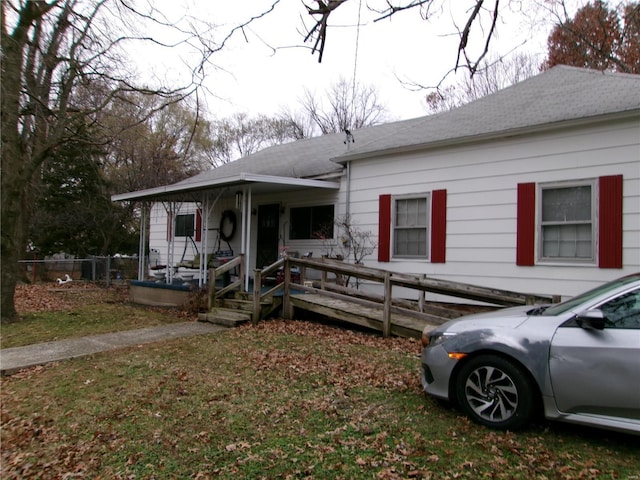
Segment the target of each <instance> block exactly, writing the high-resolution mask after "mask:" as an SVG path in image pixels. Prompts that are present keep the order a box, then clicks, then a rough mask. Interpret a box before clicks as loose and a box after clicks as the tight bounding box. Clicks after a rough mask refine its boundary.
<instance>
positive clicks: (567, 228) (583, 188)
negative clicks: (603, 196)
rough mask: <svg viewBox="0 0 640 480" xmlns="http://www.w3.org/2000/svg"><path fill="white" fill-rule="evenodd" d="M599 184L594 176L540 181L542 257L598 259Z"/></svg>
mask: <svg viewBox="0 0 640 480" xmlns="http://www.w3.org/2000/svg"><path fill="white" fill-rule="evenodd" d="M596 185H597V183H596V181H595V180H581V181H573V182H562V183H544V184H540V185H539V195H538V198H539V202H540V203H539V205H538V212H539V216H538V217H539V218H538V238H539V242H538V245H539V254H538V255H539V259H540V261H563V262H564V261H568V262H578V263H594V262H595V259H596V233H597V231H598V229H597V224H596V205H597V202H596V195H597V189H596Z"/></svg>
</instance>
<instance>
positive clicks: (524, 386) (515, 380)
mask: <svg viewBox="0 0 640 480" xmlns="http://www.w3.org/2000/svg"><path fill="white" fill-rule="evenodd" d="M455 388H456V397H457V400H458V403H459V404H460V406H461V408H462V409H463V410H464V412H465V413H466V414H467V415H468V416H469V417H470V418H471V419H472V420H474V421H475V422H477V423H480V424H482V425H485V426H487V427H491V428H495V429H500V430H517V429H519V428H522V427H523V426H525V425H526V424H527V423H528V422H529V421H530V420H531V417H532V416H533V413H534V410H535V404H536V397H535V390H534V387H533V385H532V383H531V380H530V379H529V375H528V374H527V372H526V371H524V370H523V368H522V367H520V366H519V365H518V364H516V363H514V362H513V361H510V360H508V359H506V358H503V357H500V356H497V355H481V356H478V357H475V358H472V359H471V360H469V361H468V362H467V363H466V364H465V365H464V366H463V367H462V368H461V370H460V372H459V373H458V375H457V377H456V383H455Z"/></svg>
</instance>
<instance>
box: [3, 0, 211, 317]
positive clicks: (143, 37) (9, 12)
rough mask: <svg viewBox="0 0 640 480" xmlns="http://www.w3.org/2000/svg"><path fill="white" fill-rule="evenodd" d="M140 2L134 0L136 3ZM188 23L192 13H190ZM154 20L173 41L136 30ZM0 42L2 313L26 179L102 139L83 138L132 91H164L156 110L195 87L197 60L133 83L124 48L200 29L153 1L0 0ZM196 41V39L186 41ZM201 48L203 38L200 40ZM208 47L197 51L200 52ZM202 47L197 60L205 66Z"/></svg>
mask: <svg viewBox="0 0 640 480" xmlns="http://www.w3.org/2000/svg"><path fill="white" fill-rule="evenodd" d="M136 7H138V8H136ZM186 23H187V24H191V25H193V23H194V22H186ZM150 24H152V25H153V26H154V28H155V29H156V31H159V32H160V33H159V35H162V34H163V33H166V31H167V30H171V32H172V33H173V35H168V38H169V37H171V38H174V39H175V43H173V44H169V43H163V42H160V41H158V40H157V39H154V38H152V37H149V36H148V35H147V34H136V33H135V32H136V30H145V28H144V27H145V26H147V27H148V26H149V25H150ZM0 26H1V31H0V44H1V45H2V66H1V68H2V81H1V82H0V83H1V85H0V89H1V90H0V94H1V95H0V96H1V99H0V102H1V107H2V119H1V125H0V127H1V137H2V138H1V139H2V154H1V156H2V180H1V182H2V183H1V187H2V192H1V197H2V205H1V209H2V219H1V227H2V252H1V259H2V269H1V277H2V278H1V295H0V297H1V298H0V300H1V305H0V308H1V310H2V318H3V319H5V320H15V319H16V318H17V314H16V311H15V305H14V301H13V295H14V291H15V285H16V283H17V277H18V259H19V258H20V256H21V255H22V254H23V253H24V250H25V246H26V232H27V228H28V225H29V215H30V213H31V211H32V208H31V205H32V204H33V198H32V196H31V188H30V187H31V185H32V183H33V182H34V181H37V178H38V172H39V169H40V168H41V166H42V165H43V162H45V161H46V160H47V159H48V158H50V157H51V156H52V155H53V154H54V153H55V152H56V151H57V150H58V149H59V148H60V147H61V146H63V145H65V144H67V143H69V142H75V143H78V142H87V143H103V142H105V141H106V139H95V138H87V137H86V136H85V135H84V132H87V131H95V129H93V128H92V127H93V126H94V125H95V124H96V123H98V122H99V121H100V120H101V119H100V113H101V112H103V111H105V109H106V108H107V107H108V106H109V105H110V104H111V103H112V102H113V101H114V100H115V99H118V98H120V99H122V100H126V96H127V94H128V93H130V92H133V91H137V92H139V93H140V94H142V95H154V96H158V97H159V98H162V99H163V101H162V102H160V105H159V106H158V109H159V110H162V109H163V108H165V107H166V106H167V105H170V104H172V103H176V102H178V101H180V100H181V99H182V98H185V97H187V96H189V95H191V94H193V92H195V91H196V90H197V88H198V86H199V83H200V81H201V79H202V75H203V70H202V69H198V68H196V69H193V70H190V71H189V72H187V73H188V74H187V75H185V76H184V78H187V79H188V80H187V81H186V82H185V83H184V85H182V86H181V87H177V88H175V87H174V88H163V87H162V86H161V85H160V86H155V87H149V86H148V85H136V79H135V77H134V75H133V74H132V73H131V72H132V68H131V67H132V66H131V65H127V64H126V62H124V61H123V58H125V55H124V52H125V50H126V49H127V48H136V47H137V48H140V45H139V43H140V42H146V43H148V44H152V45H154V46H156V47H159V48H160V47H163V48H167V49H171V48H173V47H174V46H175V45H178V44H181V43H189V42H190V41H191V40H193V39H195V38H197V37H198V35H197V34H196V33H190V32H189V31H187V30H181V29H180V28H178V27H175V26H173V25H172V24H171V22H168V21H167V20H166V17H164V16H162V15H161V14H159V12H158V11H157V10H156V9H155V8H154V6H153V4H152V3H144V2H142V1H140V3H139V4H136V2H135V1H134V2H123V1H120V0H50V1H42V0H4V1H2V2H1V3H0ZM200 45H201V43H196V42H193V43H192V44H191V45H190V46H191V51H192V52H193V51H197V50H196V48H198V47H199V46H200ZM202 48H203V49H204V47H202ZM208 53H210V52H205V51H203V54H208ZM206 58H207V57H206V55H205V56H203V57H202V59H201V62H200V63H199V64H198V65H197V66H199V67H202V66H203V65H204V64H203V63H202V62H204V59H206Z"/></svg>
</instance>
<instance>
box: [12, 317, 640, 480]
mask: <svg viewBox="0 0 640 480" xmlns="http://www.w3.org/2000/svg"><path fill="white" fill-rule="evenodd" d="M417 354H418V346H417V344H416V342H415V341H410V340H402V339H391V340H384V339H381V338H378V337H376V336H372V335H367V334H363V333H355V332H350V331H345V330H341V329H338V328H333V327H329V326H323V325H318V324H314V323H308V322H295V321H291V322H283V321H268V322H263V323H261V324H260V325H258V326H245V327H242V328H239V329H235V330H228V331H224V332H221V333H216V334H211V335H206V336H200V337H194V338H188V339H180V340H174V341H169V342H163V343H156V344H151V345H146V346H140V347H135V348H130V349H125V350H120V351H116V352H109V353H105V354H99V355H95V356H92V357H87V358H83V359H76V360H71V361H68V362H62V363H59V364H57V365H52V366H48V367H41V368H37V369H34V370H31V371H28V372H24V373H21V374H18V375H16V376H13V377H7V378H4V379H2V389H1V392H0V396H1V397H0V398H1V399H2V469H3V470H2V472H0V473H1V475H0V476H1V477H2V478H3V479H5V478H6V479H13V478H16V479H17V478H40V477H42V478H64V477H65V475H67V476H68V478H80V477H81V476H82V477H83V478H115V479H120V478H136V479H152V478H159V479H165V478H166V479H169V478H171V479H173V478H180V479H182V478H221V479H238V478H251V479H254V478H256V479H257V478H269V479H271V478H313V479H355V478H366V479H378V478H382V479H406V478H420V479H430V478H432V479H454V478H474V479H475V478H494V479H496V478H497V479H500V478H504V479H511V478H523V479H529V478H541V479H545V478H548V479H576V478H584V479H587V478H589V479H591V478H595V479H618V478H634V477H635V478H640V477H638V475H640V463H639V460H638V447H639V446H640V442H639V441H638V440H639V439H638V438H637V437H632V436H627V435H619V434H615V433H610V432H604V431H599V430H595V429H583V428H576V427H573V426H568V425H562V424H557V423H546V422H540V423H539V424H536V425H533V426H532V427H531V428H529V429H528V430H526V431H524V432H518V433H508V432H506V433H505V432H494V431H491V430H487V429H485V428H483V427H480V426H477V425H475V424H473V423H470V422H469V421H468V420H467V419H466V418H465V417H463V416H462V415H461V414H460V413H459V412H457V411H456V410H453V409H450V408H447V407H443V406H442V405H440V404H438V403H437V402H434V401H433V400H431V399H428V398H425V397H424V396H423V395H422V394H421V391H420V386H419V382H418V371H419V358H418V355H417ZM74 475H75V476H74Z"/></svg>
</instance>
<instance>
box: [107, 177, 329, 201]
mask: <svg viewBox="0 0 640 480" xmlns="http://www.w3.org/2000/svg"><path fill="white" fill-rule="evenodd" d="M247 185H251V186H252V188H253V191H254V192H268V191H275V190H277V191H279V192H282V191H284V190H296V189H300V188H326V189H334V190H335V189H338V188H340V183H339V182H336V181H329V180H314V179H308V178H293V177H279V176H274V175H261V174H256V173H247V172H240V173H238V174H236V175H233V176H229V177H223V178H199V175H196V176H195V177H192V178H189V179H187V180H185V181H182V182H179V183H174V184H173V185H164V186H161V187H155V188H149V189H146V190H138V191H136V192H129V193H121V194H117V195H113V196H112V197H111V200H113V201H115V202H117V201H125V200H163V199H171V200H183V201H193V199H194V198H193V197H194V194H195V193H197V192H203V191H206V190H216V189H221V188H231V187H243V186H247Z"/></svg>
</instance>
